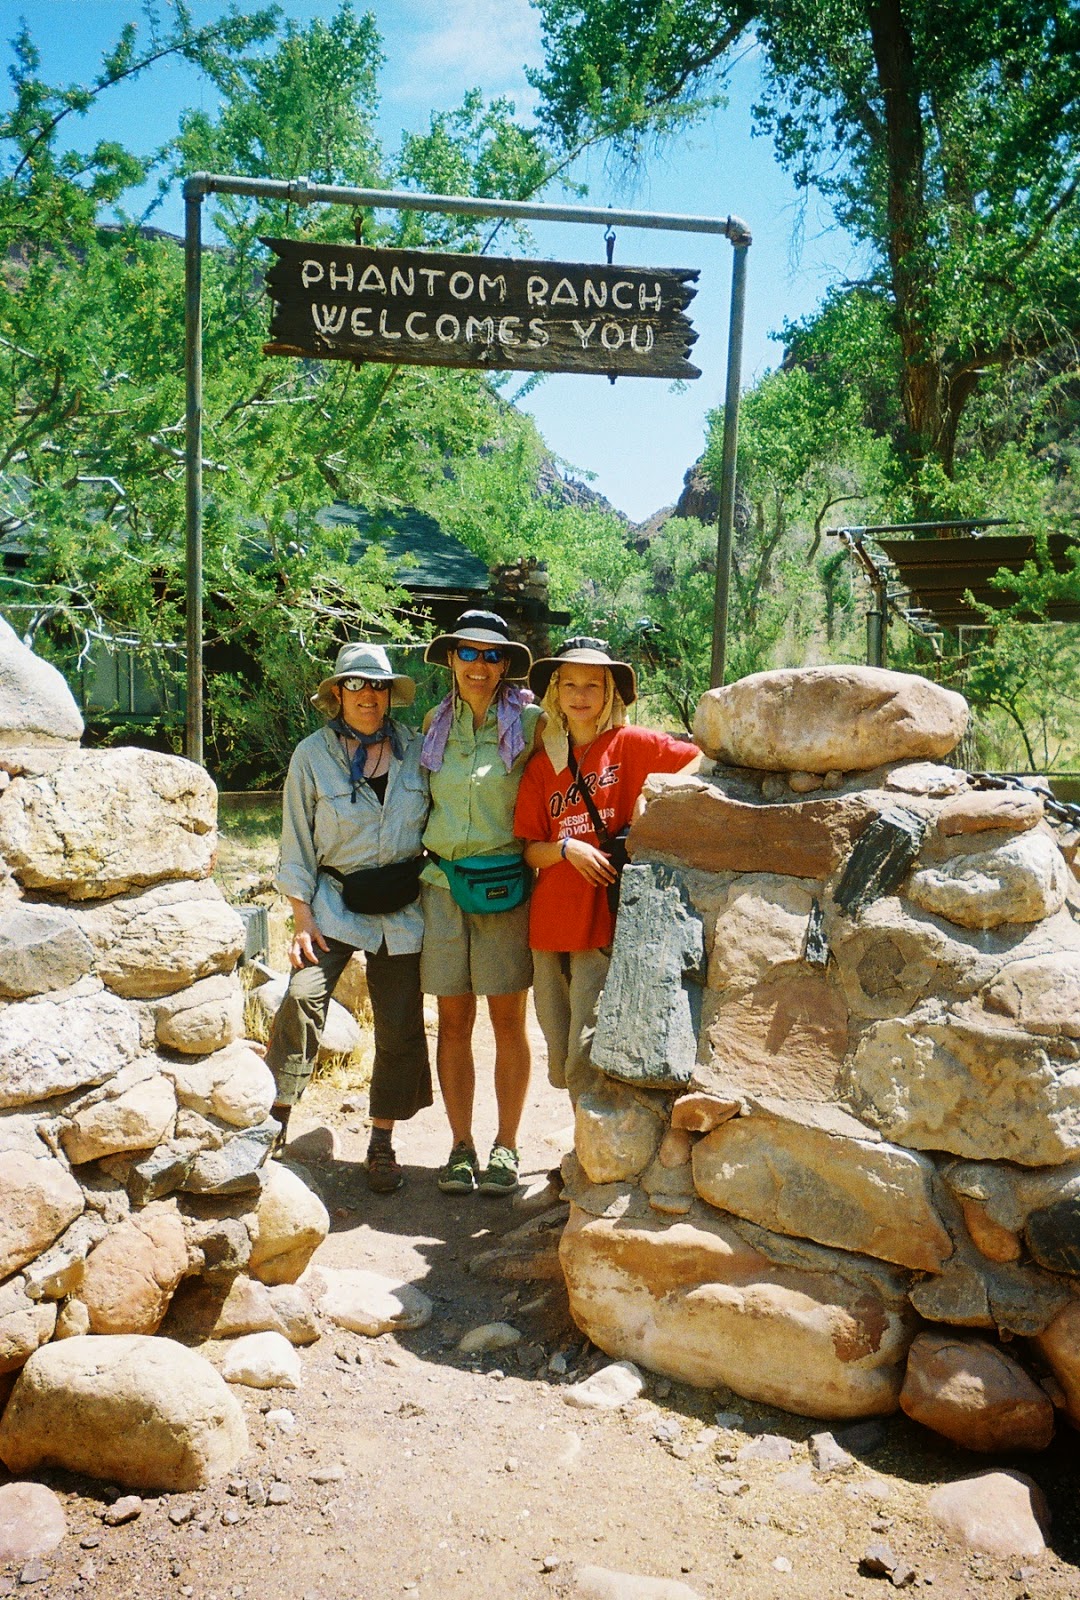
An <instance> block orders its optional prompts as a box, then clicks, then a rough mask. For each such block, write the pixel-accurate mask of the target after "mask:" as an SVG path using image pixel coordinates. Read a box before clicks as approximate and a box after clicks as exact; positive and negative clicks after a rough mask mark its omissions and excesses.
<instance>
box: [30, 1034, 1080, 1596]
mask: <svg viewBox="0 0 1080 1600" xmlns="http://www.w3.org/2000/svg"><path fill="white" fill-rule="evenodd" d="M490 1054H491V1045H490V1038H489V1037H488V1038H486V1039H485V1042H484V1043H483V1045H482V1048H481V1051H480V1059H479V1061H478V1076H479V1080H480V1085H481V1094H480V1115H479V1117H478V1121H477V1138H478V1142H479V1144H480V1146H481V1155H483V1154H484V1153H485V1152H486V1148H487V1146H486V1144H485V1143H484V1141H485V1139H489V1138H490V1135H491V1131H492V1128H493V1125H494V1112H493V1105H492V1099H491V1095H490V1087H489V1086H490ZM536 1061H537V1066H536V1068H535V1069H534V1087H533V1091H532V1094H531V1097H530V1104H529V1108H528V1111H527V1115H526V1119H525V1125H524V1128H523V1134H522V1154H523V1166H524V1169H525V1172H526V1173H527V1174H530V1175H534V1176H537V1177H540V1176H542V1175H543V1174H544V1173H546V1172H547V1170H548V1169H549V1168H550V1167H551V1166H553V1165H554V1164H555V1162H556V1161H557V1160H558V1158H559V1156H560V1155H561V1154H562V1152H563V1150H564V1149H565V1148H567V1141H568V1139H569V1135H570V1116H569V1106H568V1102H567V1101H566V1099H565V1096H564V1095H563V1094H561V1093H557V1092H556V1091H554V1090H552V1089H550V1088H549V1087H548V1086H547V1085H546V1083H545V1082H544V1081H543V1065H542V1064H543V1048H542V1045H540V1044H539V1040H537V1048H536ZM340 1101H341V1094H340V1091H337V1090H334V1089H331V1088H329V1087H328V1086H320V1085H316V1086H315V1088H314V1089H313V1090H312V1091H311V1092H310V1093H309V1095H308V1096H307V1097H306V1099H305V1101H304V1102H303V1104H302V1106H301V1108H300V1109H299V1111H298V1113H297V1114H296V1116H295V1117H294V1121H293V1128H294V1144H293V1146H292V1159H294V1160H296V1159H298V1158H300V1157H302V1158H303V1161H304V1170H305V1173H306V1175H307V1176H308V1178H309V1181H311V1182H312V1183H313V1185H314V1186H315V1187H316V1188H318V1189H319V1191H320V1192H321V1193H322V1195H323V1197H324V1198H325V1200H326V1203H327V1205H328V1207H329V1209H330V1212H331V1217H332V1232H331V1234H330V1237H329V1238H328V1239H327V1240H326V1243H325V1244H324V1246H323V1247H322V1249H321V1250H320V1252H319V1255H318V1258H317V1259H318V1260H319V1261H321V1262H323V1263H325V1264H326V1265H328V1266H337V1267H344V1266H367V1267H370V1268H372V1269H374V1270H375V1271H378V1272H381V1273H384V1274H386V1275H388V1276H392V1277H398V1278H401V1279H405V1280H408V1281H409V1282H412V1283H415V1284H417V1285H418V1286H419V1287H421V1288H422V1289H423V1290H424V1292H425V1293H426V1294H428V1295H429V1296H430V1297H431V1298H432V1299H433V1301H434V1303H435V1313H434V1316H433V1318H432V1320H431V1322H430V1323H429V1324H428V1326H426V1327H425V1328H423V1329H420V1330H419V1331H417V1332H415V1333H412V1334H404V1335H400V1336H390V1335H385V1336H383V1337H381V1338H379V1339H374V1340H372V1339H364V1338H361V1337H359V1336H356V1335H352V1334H347V1333H346V1334H342V1333H337V1334H335V1333H334V1332H333V1331H328V1332H327V1333H326V1334H325V1335H324V1336H323V1338H322V1339H321V1340H320V1341H319V1342H318V1343H317V1344H315V1345H312V1346H309V1347H308V1348H307V1349H306V1350H304V1351H303V1352H302V1361H303V1370H304V1379H303V1386H302V1388H301V1389H300V1390H299V1391H272V1392H265V1391H256V1390H250V1389H240V1388H238V1389H237V1391H236V1392H237V1394H238V1395H239V1396H240V1398H241V1401H242V1403H243V1405H244V1409H245V1412H246V1415H247V1418H248V1426H249V1431H250V1436H251V1445H252V1448H251V1451H250V1454H249V1456H248V1458H247V1460H246V1461H245V1462H244V1463H243V1464H242V1466H241V1468H240V1469H239V1470H238V1472H237V1473H236V1475H235V1476H234V1477H232V1478H230V1479H227V1480H224V1481H221V1482H219V1483H217V1484H215V1485H213V1486H212V1487H211V1488H210V1489H208V1490H206V1491H204V1492H202V1493H199V1494H193V1495H174V1496H161V1497H158V1498H154V1497H149V1496H148V1497H146V1499H145V1502H144V1508H143V1511H142V1514H141V1515H140V1516H139V1518H138V1519H137V1520H136V1521H133V1522H130V1523H128V1524H126V1525H124V1526H120V1527H108V1526H104V1525H103V1523H102V1520H101V1514H102V1512H103V1511H104V1509H105V1505H106V1496H105V1495H104V1494H103V1489H102V1486H101V1485H99V1484H94V1483H92V1482H90V1481H89V1480H86V1479H79V1480H76V1479H73V1478H71V1477H70V1476H67V1475H62V1474H53V1475H49V1476H48V1477H47V1479H46V1481H47V1482H49V1483H50V1484H51V1486H52V1487H53V1488H54V1489H56V1490H57V1491H58V1493H60V1495H61V1497H62V1498H63V1500H64V1502H65V1506H66V1509H67V1513H68V1519H69V1526H70V1529H71V1532H70V1535H69V1537H68V1539H67V1540H65V1542H64V1544H63V1545H62V1546H61V1547H60V1548H59V1549H58V1550H57V1551H56V1552H55V1553H54V1554H53V1555H51V1556H50V1557H48V1558H47V1559H46V1560H45V1561H44V1562H42V1563H40V1564H39V1566H38V1568H36V1569H35V1570H34V1571H33V1572H30V1571H27V1570H25V1569H20V1568H7V1569H5V1568H2V1567H0V1594H6V1593H14V1592H19V1593H33V1594H34V1595H35V1596H41V1597H48V1596H64V1597H67V1596H73V1595H88V1596H99V1597H102V1600H129V1597H135V1596H138V1597H139V1600H159V1597H163V1596H164V1597H172V1596H180V1597H184V1600H188V1597H194V1600H391V1597H393V1596H417V1597H422V1600H434V1597H439V1600H534V1597H535V1600H539V1597H557V1596H558V1597H568V1600H569V1597H572V1596H574V1595H577V1594H579V1593H581V1592H582V1585H581V1582H580V1580H579V1577H578V1574H579V1571H580V1569H581V1568H582V1567H585V1566H590V1565H591V1566H600V1567H605V1568H609V1569H614V1570H617V1571H621V1572H629V1573H637V1574H642V1575H650V1576H654V1577H664V1578H669V1579H674V1580H679V1581H681V1582H682V1583H683V1584H685V1585H687V1586H689V1588H690V1590H691V1591H693V1592H694V1593H696V1594H698V1595H700V1596H702V1597H705V1596H724V1597H725V1600H728V1597H730V1600H771V1597H774V1596H775V1597H788V1600H832V1597H841V1596H843V1597H848V1596H852V1597H854V1596H861V1595H863V1594H866V1595H871V1596H872V1595H873V1594H874V1593H875V1592H877V1593H881V1592H882V1588H883V1587H884V1590H886V1591H888V1590H889V1588H890V1585H889V1583H888V1580H887V1579H882V1578H871V1577H867V1576H863V1575H861V1574H860V1571H859V1566H858V1563H859V1559H860V1557H861V1556H862V1555H863V1553H864V1551H865V1550H866V1548H867V1546H868V1545H869V1544H871V1543H874V1542H877V1543H881V1542H882V1541H885V1542H887V1543H888V1544H889V1545H890V1546H891V1548H892V1550H893V1552H894V1554H895V1556H896V1557H897V1558H898V1560H900V1562H901V1563H902V1564H904V1563H906V1564H907V1565H909V1566H910V1567H911V1568H913V1569H914V1573H915V1579H914V1587H915V1588H916V1589H917V1590H922V1591H924V1592H927V1593H930V1594H938V1595H944V1596H948V1597H950V1600H953V1597H955V1596H965V1597H967V1596H972V1597H974V1596H980V1597H984V1600H1016V1597H1020V1596H1025V1595H1026V1596H1029V1597H1031V1600H1036V1597H1037V1600H1065V1597H1066V1596H1073V1597H1074V1596H1075V1595H1076V1594H1077V1592H1078V1589H1080V1573H1078V1570H1077V1568H1076V1566H1074V1565H1072V1564H1071V1561H1073V1560H1075V1559H1076V1554H1077V1550H1078V1548H1080V1538H1078V1531H1077V1530H1078V1513H1080V1482H1078V1477H1077V1470H1076V1456H1077V1453H1078V1452H1077V1448H1076V1436H1075V1434H1071V1433H1070V1434H1068V1436H1067V1437H1065V1438H1064V1439H1062V1440H1061V1441H1059V1443H1058V1445H1057V1446H1056V1447H1055V1449H1054V1450H1053V1451H1051V1452H1048V1453H1047V1454H1046V1455H1045V1456H1043V1457H1041V1458H1040V1459H1039V1461H1037V1462H1036V1463H1034V1464H1032V1463H1030V1462H1027V1463H1024V1462H1019V1461H1018V1462H1015V1463H1006V1464H1007V1465H1017V1466H1021V1467H1026V1469H1027V1470H1029V1471H1032V1472H1034V1473H1035V1475H1036V1476H1037V1477H1038V1478H1039V1480H1040V1481H1041V1482H1042V1483H1043V1485H1044V1487H1045V1488H1046V1489H1047V1492H1048V1493H1049V1494H1050V1495H1051V1497H1052V1499H1053V1501H1054V1503H1055V1507H1054V1508H1055V1514H1056V1534H1057V1538H1056V1549H1055V1551H1052V1552H1051V1554H1050V1555H1049V1556H1048V1557H1046V1558H1044V1559H1043V1560H1042V1561H1040V1562H1039V1563H1038V1564H1037V1565H1036V1564H1034V1563H1031V1562H1024V1561H1021V1560H1016V1559H1012V1560H1008V1561H1003V1560H988V1559H985V1558H981V1557H976V1556H972V1555H970V1554H967V1553H964V1552H962V1551H958V1550H956V1549H955V1548H952V1549H950V1548H949V1547H948V1546H947V1545H946V1544H945V1542H944V1541H943V1540H942V1539H941V1538H940V1537H939V1536H938V1535H937V1534H936V1533H935V1532H934V1530H933V1529H932V1528H931V1527H930V1525H929V1524H928V1522H927V1519H926V1516H925V1512H924V1505H925V1499H926V1494H927V1492H928V1489H929V1488H930V1487H931V1486H932V1484H933V1483H934V1482H937V1481H941V1480H944V1479H952V1478H957V1477H960V1476H963V1475H964V1474H965V1473H969V1472H974V1471H979V1470H985V1468H986V1467H987V1466H988V1465H994V1466H997V1465H1000V1464H1001V1463H998V1462H993V1463H989V1462H987V1461H986V1460H982V1459H978V1458H975V1457H970V1456H964V1455H962V1454H961V1453H958V1452H955V1451H951V1450H948V1449H947V1448H945V1447H941V1448H940V1449H939V1448H937V1447H936V1446H935V1445H934V1443H933V1441H932V1440H930V1439H929V1436H928V1435H926V1434H925V1433H923V1432H921V1431H920V1430H917V1429H915V1428H914V1427H913V1426H911V1425H910V1424H908V1423H907V1422H906V1421H905V1420H904V1419H903V1418H900V1419H891V1420H890V1421H889V1422H888V1423H887V1424H886V1425H884V1426H882V1427H881V1428H880V1429H879V1430H877V1432H878V1437H877V1439H876V1441H875V1440H871V1441H869V1443H868V1444H865V1445H863V1447H862V1455H861V1459H860V1460H859V1463H858V1465H857V1466H856V1467H855V1469H854V1471H853V1472H851V1473H848V1474H845V1475H841V1476H838V1477H820V1476H819V1475H816V1474H813V1473H811V1471H810V1470H809V1463H808V1457H807V1453H806V1445H805V1441H806V1439H807V1438H808V1436H809V1435H810V1434H811V1433H812V1432H815V1431H817V1430H818V1429H819V1428H820V1427H821V1426H822V1425H821V1424H817V1423H814V1424H811V1423H809V1422H806V1421H802V1420H800V1419H798V1418H794V1417H791V1416H788V1415H787V1414H786V1413H783V1412H776V1411H770V1410H768V1409H767V1408H764V1407H759V1406H754V1405H750V1404H747V1403H745V1402H742V1401H739V1400H737V1399H735V1398H734V1397H733V1396H732V1395H730V1394H729V1393H726V1392H716V1391H713V1392H703V1391H699V1390H694V1389H690V1388H688V1387H686V1386H683V1385H680V1384H670V1383H667V1382H665V1381H664V1380H661V1379H658V1378H656V1377H655V1376H651V1375H647V1377H648V1387H647V1389H646V1393H645V1395H644V1396H643V1397H642V1398H641V1399H640V1400H638V1401H635V1402H634V1403H633V1404H632V1405H631V1406H630V1407H629V1408H628V1409H627V1410H625V1411H622V1412H618V1413H610V1412H597V1411H582V1410H576V1409H571V1407H570V1406H569V1405H568V1404H567V1402H566V1398H565V1393H564V1390H565V1386H566V1384H567V1383H568V1382H570V1381H572V1379H573V1377H574V1376H575V1375H576V1376H579V1377H580V1376H582V1375H583V1374H584V1373H585V1372H586V1371H589V1370H591V1369H592V1368H593V1367H594V1366H597V1365H601V1364H603V1362H604V1358H603V1357H601V1356H600V1355H599V1353H598V1352H596V1351H594V1350H592V1349H591V1347H588V1346H585V1345H584V1343H583V1341H582V1339H581V1336H580V1335H579V1334H577V1333H576V1331H575V1330H574V1329H573V1327H572V1325H571V1324H570V1323H569V1319H568V1316H567V1312H566V1300H565V1292H564V1291H563V1289H562V1286H561V1283H560V1282H559V1281H557V1280H556V1279H554V1278H550V1277H547V1278H545V1277H543V1276H542V1273H543V1271H544V1270H545V1265H546V1266H547V1267H550V1265H551V1262H552V1255H551V1248H550V1245H551V1244H553V1243H554V1238H555V1235H554V1234H550V1235H549V1241H550V1243H549V1247H548V1248H547V1249H546V1250H541V1252H540V1254H539V1255H538V1256H537V1258H536V1263H535V1267H534V1268H533V1269H532V1270H531V1273H530V1277H529V1278H528V1279H526V1280H522V1281H508V1280H506V1279H500V1278H491V1277H484V1276H480V1275H479V1274H478V1273H476V1272H474V1271H469V1270H468V1268H469V1266H470V1263H472V1262H474V1261H475V1258H476V1257H478V1256H480V1255H482V1254H483V1253H484V1252H486V1251H488V1250H490V1249H491V1248H492V1247H493V1246H494V1245H496V1244H497V1243H498V1241H499V1239H500V1237H501V1236H502V1235H503V1234H505V1233H506V1232H508V1231H509V1230H511V1229H513V1228H516V1227H518V1226H520V1225H521V1224H522V1223H523V1222H524V1221H526V1220H527V1217H528V1207H522V1206H514V1205H512V1204H511V1203H509V1202H507V1201H505V1200H501V1199H499V1200H488V1199H485V1198H482V1197H480V1196H471V1197H465V1198H448V1197H446V1196H443V1195H441V1194H439V1192H438V1190H437V1189H436V1188H435V1185H434V1169H435V1168H436V1167H437V1166H438V1165H439V1163H440V1162H442V1161H443V1160H445V1157H446V1150H447V1146H448V1139H447V1134H446V1131H445V1126H444V1121H443V1116H442V1110H441V1107H440V1106H439V1105H438V1104H437V1105H436V1106H434V1107H433V1108H432V1109H431V1110H430V1111H427V1112H425V1113H424V1114H423V1115H421V1116H420V1117H418V1118H416V1119H415V1120H414V1122H413V1123H411V1124H410V1125H408V1126H407V1127H406V1128H404V1129H402V1130H401V1131H400V1138H399V1140H398V1151H399V1158H400V1159H401V1160H402V1161H403V1162H404V1163H405V1165H406V1168H407V1171H408V1182H407V1185H406V1187H405V1189H404V1190H402V1191H401V1192H400V1193H399V1194H397V1195H394V1196H387V1197H378V1198H376V1197H372V1196H370V1195H368V1194H367V1192H366V1190H365V1189H364V1187H363V1179H362V1174H361V1172H360V1166H359V1164H360V1162H361V1161H362V1159H363V1154H364V1149H365V1145H366V1129H365V1126H364V1122H363V1117H362V1115H361V1114H359V1113H356V1112H353V1113H344V1114H343V1113H342V1111H341V1109H340ZM493 1321H507V1322H510V1323H511V1324H512V1325H513V1326H515V1327H516V1328H518V1329H519V1330H520V1331H521V1332H522V1334H523V1335H524V1338H523V1341H522V1343H521V1344H520V1345H518V1346H516V1347H515V1348H514V1349H513V1350H511V1351H509V1352H503V1353H501V1354H499V1355H490V1356H484V1357H481V1358H476V1359H472V1360H470V1359H467V1358H466V1357H464V1356H462V1355H461V1354H460V1353H459V1351H458V1349H457V1345H458V1341H459V1339H460V1337H461V1335H462V1334H463V1333H465V1332H466V1331H468V1330H469V1329H471V1328H475V1327H477V1326H479V1325H481V1324H484V1323H488V1322H493ZM208 1353H209V1354H211V1355H213V1347H212V1346H211V1347H208ZM552 1358H555V1359H554V1366H555V1369H556V1370H554V1371H553V1370H552V1367H551V1365H550V1363H551V1361H552ZM564 1365H565V1367H566V1369H567V1372H566V1374H565V1375H563V1373H562V1372H561V1371H559V1370H558V1369H560V1368H561V1367H562V1366H564ZM718 1410H719V1411H722V1412H726V1413H731V1412H737V1413H739V1414H740V1415H741V1417H742V1418H743V1423H742V1424H741V1425H739V1424H736V1425H735V1426H732V1427H722V1426H718V1425H717V1422H716V1420H715V1419H716V1413H717V1411H718ZM725 1421H727V1422H729V1423H730V1422H731V1421H732V1418H731V1417H730V1416H728V1417H726V1418H725ZM763 1431H764V1432H767V1433H771V1434H775V1435H780V1436H783V1437H784V1438H786V1439H787V1440H789V1441H791V1442H792V1455H791V1459H790V1460H789V1461H787V1462H786V1463H784V1462H778V1463H770V1462H767V1461H760V1460H758V1461H749V1460H746V1459H741V1460H740V1459H739V1455H740V1451H742V1450H744V1449H745V1448H746V1446H747V1445H748V1444H749V1443H750V1442H751V1440H752V1437H753V1435H754V1434H755V1433H759V1432H763ZM1070 1558H1071V1559H1070ZM20 1573H21V1575H22V1578H23V1579H24V1581H25V1579H26V1578H27V1577H31V1578H34V1577H35V1576H36V1579H37V1581H35V1582H34V1583H33V1585H32V1586H31V1587H24V1586H23V1584H21V1583H20V1582H19V1578H20ZM875 1585H876V1586H877V1587H876V1590H875V1587H874V1586H875Z"/></svg>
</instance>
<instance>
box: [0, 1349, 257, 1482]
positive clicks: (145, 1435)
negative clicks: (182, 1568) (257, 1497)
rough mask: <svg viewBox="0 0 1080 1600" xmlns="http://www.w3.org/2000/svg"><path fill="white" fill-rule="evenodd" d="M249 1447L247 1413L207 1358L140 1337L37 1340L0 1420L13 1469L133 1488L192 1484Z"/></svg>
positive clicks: (3, 1453) (2, 1449)
mask: <svg viewBox="0 0 1080 1600" xmlns="http://www.w3.org/2000/svg"><path fill="white" fill-rule="evenodd" d="M247 1447H248V1445H247V1429H246V1427H245V1425H244V1414H243V1412H242V1411H241V1409H240V1406H239V1405H238V1403H237V1401H236V1400H235V1399H234V1397H233V1396H232V1394H230V1392H229V1389H228V1386H227V1385H226V1384H225V1382H224V1380H223V1379H222V1378H221V1377H220V1376H219V1375H218V1373H216V1372H215V1371H214V1369H213V1367H212V1366H211V1365H210V1363H209V1362H208V1361H207V1360H206V1359H205V1358H204V1357H203V1356H200V1355H198V1354H197V1353H196V1352H195V1351H194V1350H188V1349H186V1348H185V1347H184V1346H183V1345H180V1344H176V1343H174V1342H173V1340H171V1339H161V1338H153V1339H152V1338H146V1337H143V1336H140V1335H137V1334H135V1335H127V1336H115V1337H112V1338H109V1337H104V1338H103V1337H97V1336H93V1335H91V1336H87V1337H76V1338H72V1339H64V1340H61V1341H60V1342H58V1343H54V1344H49V1345H45V1346H43V1347H42V1348H41V1349H40V1350H38V1351H37V1352H36V1353H35V1354H34V1355H32V1356H31V1357H30V1359H29V1361H28V1362H27V1363H26V1366H25V1367H24V1368H23V1370H22V1372H21V1373H20V1375H19V1379H18V1381H17V1383H16V1385H15V1389H14V1391H13V1393H12V1396H11V1399H10V1400H9V1401H8V1404H7V1407H6V1408H5V1410H4V1413H3V1416H2V1417H0V1460H3V1462H4V1464H5V1465H6V1466H7V1468H8V1470H9V1471H10V1472H13V1473H26V1472H34V1471H36V1470H37V1469H38V1468H40V1467H59V1468H61V1469H62V1470H64V1471H68V1472H83V1473H86V1474H87V1476H89V1477H92V1478H100V1479H104V1480H105V1481H107V1482H113V1483H120V1484H124V1485H125V1486H126V1487H128V1488H131V1489H149V1490H163V1491H172V1492H183V1491H185V1490H191V1489H199V1488H201V1487H202V1486H203V1485H204V1484H207V1483H209V1482H210V1481H211V1480H212V1479H214V1478H217V1477H220V1476H221V1474H222V1473H224V1472H228V1471H229V1470H230V1469H231V1468H233V1467H234V1466H235V1465H236V1464H237V1462H238V1461H239V1460H240V1459H241V1458H242V1456H243V1455H244V1454H245V1453H246V1451H247Z"/></svg>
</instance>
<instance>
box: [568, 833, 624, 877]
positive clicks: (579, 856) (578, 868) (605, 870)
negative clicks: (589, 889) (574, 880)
mask: <svg viewBox="0 0 1080 1600" xmlns="http://www.w3.org/2000/svg"><path fill="white" fill-rule="evenodd" d="M564 859H565V860H567V861H569V863H570V865H571V866H572V867H573V869H574V871H575V872H580V873H581V876H582V877H583V878H584V879H585V882H586V883H591V884H592V885H593V887H594V888H596V889H602V888H604V887H605V886H606V885H607V884H609V883H614V882H615V879H616V877H617V876H618V874H617V873H616V871H615V868H614V867H613V866H612V865H611V862H610V861H609V860H608V858H607V856H606V855H605V854H604V852H603V851H602V850H598V849H597V848H596V846H595V845H594V844H587V843H586V842H585V840H584V839H568V840H567V841H566V855H565V858H564Z"/></svg>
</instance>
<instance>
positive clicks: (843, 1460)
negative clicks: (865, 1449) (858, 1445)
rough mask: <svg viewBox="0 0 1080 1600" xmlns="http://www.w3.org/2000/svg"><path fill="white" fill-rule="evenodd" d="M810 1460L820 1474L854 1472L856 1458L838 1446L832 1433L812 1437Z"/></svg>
mask: <svg viewBox="0 0 1080 1600" xmlns="http://www.w3.org/2000/svg"><path fill="white" fill-rule="evenodd" d="M810 1459H811V1461H812V1462H813V1463H814V1466H815V1467H816V1468H817V1470H818V1471H819V1472H853V1471H854V1470H855V1465H856V1462H855V1457H854V1456H853V1455H849V1454H848V1452H847V1451H846V1450H844V1449H842V1448H841V1446H840V1445H838V1444H837V1442H836V1440H835V1438H834V1437H833V1435H832V1434H831V1433H812V1434H811V1435H810Z"/></svg>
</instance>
